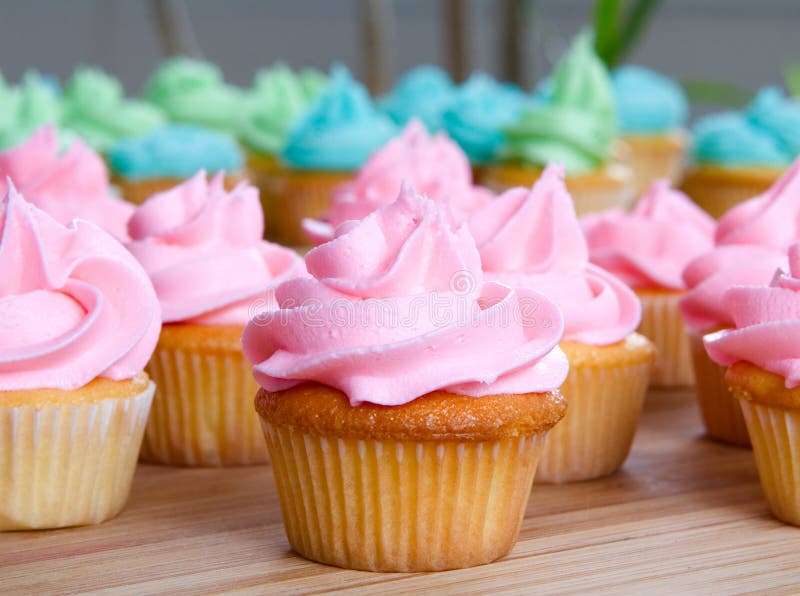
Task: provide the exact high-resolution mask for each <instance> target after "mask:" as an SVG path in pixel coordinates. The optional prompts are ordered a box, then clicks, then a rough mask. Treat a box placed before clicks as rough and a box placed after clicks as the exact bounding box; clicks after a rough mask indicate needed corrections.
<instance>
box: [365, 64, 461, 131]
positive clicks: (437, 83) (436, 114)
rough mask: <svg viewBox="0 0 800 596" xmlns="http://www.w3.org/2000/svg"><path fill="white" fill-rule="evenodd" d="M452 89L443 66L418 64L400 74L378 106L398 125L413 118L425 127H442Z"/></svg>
mask: <svg viewBox="0 0 800 596" xmlns="http://www.w3.org/2000/svg"><path fill="white" fill-rule="evenodd" d="M455 93H456V85H455V84H454V83H453V81H452V79H450V75H448V74H447V73H446V72H445V71H444V70H442V69H441V68H439V67H438V66H433V65H431V64H428V65H424V66H417V67H416V68H412V69H411V70H409V71H408V72H407V73H405V74H404V75H403V76H402V77H400V80H399V81H397V84H396V85H395V86H394V88H393V89H392V91H391V93H389V94H388V95H386V96H385V97H383V98H382V99H381V100H380V107H381V109H382V110H383V111H385V112H386V113H387V114H388V115H389V116H391V118H392V120H394V121H395V122H396V123H397V124H399V125H401V126H402V125H405V124H407V123H408V122H409V121H410V120H411V119H412V118H416V119H418V120H420V121H421V122H422V123H423V124H424V125H425V126H426V127H427V128H428V130H431V131H437V130H441V129H442V128H443V127H444V124H443V122H442V114H443V113H444V111H445V110H446V109H447V108H448V107H449V106H450V103H451V102H452V101H453V98H454V95H455Z"/></svg>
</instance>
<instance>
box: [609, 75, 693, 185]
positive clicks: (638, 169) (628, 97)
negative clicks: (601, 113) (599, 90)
mask: <svg viewBox="0 0 800 596" xmlns="http://www.w3.org/2000/svg"><path fill="white" fill-rule="evenodd" d="M611 85H612V88H613V89H614V100H615V103H616V105H617V118H618V119H619V130H620V135H621V137H622V140H623V141H624V142H625V144H626V145H627V146H628V147H629V148H630V160H631V168H632V169H633V175H634V178H635V179H636V194H637V195H638V194H640V193H643V192H644V191H645V190H647V188H648V187H649V186H650V183H651V182H653V181H654V180H657V179H661V178H666V179H667V180H669V181H670V183H671V184H676V183H677V182H680V179H681V176H682V174H683V166H684V153H685V151H686V149H687V146H688V144H689V143H688V141H689V132H688V131H687V130H686V129H685V126H686V119H687V117H688V115H689V102H688V100H687V99H686V93H685V92H684V91H683V89H682V88H681V86H680V85H678V84H677V83H676V82H675V81H673V80H672V79H670V78H668V77H665V76H663V75H661V74H659V73H657V72H655V71H652V70H649V69H647V68H643V67H641V66H634V65H627V66H620V67H619V68H617V69H615V70H614V71H613V72H612V73H611Z"/></svg>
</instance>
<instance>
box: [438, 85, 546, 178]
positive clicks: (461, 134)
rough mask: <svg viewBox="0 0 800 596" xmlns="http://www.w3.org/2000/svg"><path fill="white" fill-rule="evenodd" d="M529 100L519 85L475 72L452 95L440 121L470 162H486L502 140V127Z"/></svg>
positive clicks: (529, 102) (515, 116) (511, 120)
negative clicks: (502, 81) (501, 81)
mask: <svg viewBox="0 0 800 596" xmlns="http://www.w3.org/2000/svg"><path fill="white" fill-rule="evenodd" d="M531 103H533V99H532V98H531V97H529V96H528V95H526V94H525V93H524V92H523V91H522V90H521V89H520V88H519V87H517V86H515V85H513V84H511V83H498V82H497V81H495V80H494V79H493V78H492V77H491V76H489V75H487V74H484V73H476V74H473V75H472V76H471V77H470V78H469V79H468V80H467V82H466V83H464V84H463V85H462V86H461V87H459V89H458V90H457V91H456V92H455V93H454V94H453V98H452V101H451V102H450V104H449V106H448V108H447V109H446V110H445V111H444V113H443V114H442V122H443V124H444V128H445V130H446V131H447V134H448V135H450V136H451V137H452V138H453V140H455V141H456V142H457V143H458V144H459V145H461V148H462V149H463V150H464V152H465V153H466V154H467V157H469V160H470V161H471V162H472V163H477V164H480V163H485V162H488V161H490V160H491V159H492V158H493V157H494V154H495V152H496V151H497V148H498V147H499V146H500V144H501V143H502V142H503V133H502V129H503V128H504V127H506V126H509V125H511V124H512V123H513V122H515V121H516V120H517V118H519V115H520V114H521V113H522V110H523V109H524V108H525V106H526V105H528V104H531Z"/></svg>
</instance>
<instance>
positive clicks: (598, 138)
mask: <svg viewBox="0 0 800 596" xmlns="http://www.w3.org/2000/svg"><path fill="white" fill-rule="evenodd" d="M616 132H617V128H616V114H615V107H614V95H613V92H612V90H611V81H610V79H609V76H608V71H607V70H606V67H605V66H604V65H603V63H602V62H601V61H600V58H598V57H597V54H596V53H595V51H594V48H593V36H592V35H591V33H590V32H588V31H585V32H583V33H581V34H580V35H578V37H577V38H576V39H575V41H574V42H573V44H572V47H571V48H570V50H569V51H568V52H567V54H566V55H565V56H564V57H563V58H562V59H561V61H560V62H559V64H558V66H557V67H556V70H555V73H554V75H553V77H552V92H551V94H550V98H549V101H547V102H545V103H540V104H534V105H532V106H531V107H529V108H528V109H526V110H524V111H523V112H522V114H521V116H520V117H519V119H518V120H517V121H516V122H514V123H513V124H511V125H510V126H507V127H506V128H505V129H504V142H503V143H502V144H501V145H500V146H499V147H498V149H497V156H496V157H498V158H499V159H500V160H501V161H510V162H520V163H523V164H528V165H533V166H538V167H544V166H545V165H547V164H548V163H551V162H557V163H562V164H564V166H565V168H566V171H567V173H569V174H580V173H584V172H588V171H593V170H597V169H599V168H600V167H602V166H603V165H604V164H606V163H607V162H608V161H609V160H610V159H611V156H612V151H613V146H614V140H615V137H616Z"/></svg>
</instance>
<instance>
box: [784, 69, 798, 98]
mask: <svg viewBox="0 0 800 596" xmlns="http://www.w3.org/2000/svg"><path fill="white" fill-rule="evenodd" d="M783 80H784V82H785V83H786V88H787V89H788V90H789V93H790V94H791V95H793V96H794V97H800V62H793V63H791V64H787V65H786V66H785V67H784V69H783Z"/></svg>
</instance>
